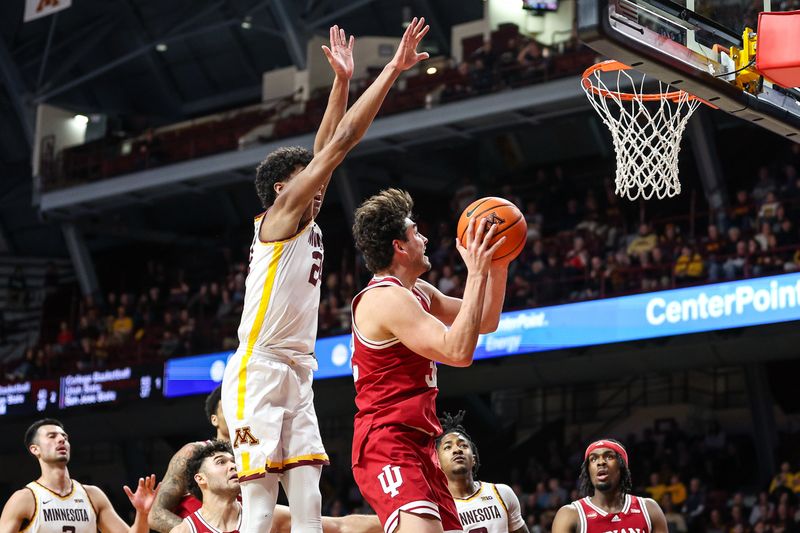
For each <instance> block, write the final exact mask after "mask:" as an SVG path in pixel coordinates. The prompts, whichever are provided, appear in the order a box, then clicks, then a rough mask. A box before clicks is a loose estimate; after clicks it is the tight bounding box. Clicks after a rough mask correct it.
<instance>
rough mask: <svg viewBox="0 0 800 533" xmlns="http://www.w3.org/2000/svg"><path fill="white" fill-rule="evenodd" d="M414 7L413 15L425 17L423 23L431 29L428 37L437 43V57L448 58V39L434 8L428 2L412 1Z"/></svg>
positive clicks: (421, 0)
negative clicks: (415, 10)
mask: <svg viewBox="0 0 800 533" xmlns="http://www.w3.org/2000/svg"><path fill="white" fill-rule="evenodd" d="M414 7H415V8H416V9H417V12H416V13H415V15H416V16H418V17H425V22H426V23H427V24H428V25H429V26H430V27H431V33H430V37H433V38H434V40H436V42H437V43H439V55H443V56H450V39H449V37H448V36H447V33H446V32H445V31H444V30H443V29H442V25H441V23H440V22H439V17H438V16H437V14H436V6H435V5H433V4H432V3H431V2H430V1H429V0H414Z"/></svg>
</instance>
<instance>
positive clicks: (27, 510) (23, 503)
mask: <svg viewBox="0 0 800 533" xmlns="http://www.w3.org/2000/svg"><path fill="white" fill-rule="evenodd" d="M35 512H36V500H35V499H34V497H33V492H31V490H30V489H20V490H18V491H17V492H15V493H14V494H12V495H11V497H10V498H9V499H8V501H7V502H6V504H5V506H4V507H3V514H2V515H0V533H19V531H22V529H23V528H24V527H25V526H26V525H28V523H29V522H30V521H31V520H33V513H35Z"/></svg>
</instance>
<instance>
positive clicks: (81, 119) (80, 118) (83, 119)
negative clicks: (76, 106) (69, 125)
mask: <svg viewBox="0 0 800 533" xmlns="http://www.w3.org/2000/svg"><path fill="white" fill-rule="evenodd" d="M72 120H74V121H75V124H78V125H79V126H85V125H87V124H88V123H89V117H87V116H86V115H75V116H74V117H72Z"/></svg>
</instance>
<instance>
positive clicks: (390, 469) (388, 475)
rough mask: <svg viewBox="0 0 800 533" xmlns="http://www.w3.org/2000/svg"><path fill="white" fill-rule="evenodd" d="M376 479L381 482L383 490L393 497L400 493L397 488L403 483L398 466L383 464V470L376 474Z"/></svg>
mask: <svg viewBox="0 0 800 533" xmlns="http://www.w3.org/2000/svg"><path fill="white" fill-rule="evenodd" d="M378 481H380V482H381V488H382V489H383V492H385V493H386V494H388V495H390V496H391V497H392V498H394V497H395V496H397V495H398V494H400V492H398V490H397V489H399V488H400V485H402V484H403V476H401V475H400V467H399V466H391V465H386V466H384V467H383V472H381V473H380V474H378Z"/></svg>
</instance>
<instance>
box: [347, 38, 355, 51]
mask: <svg viewBox="0 0 800 533" xmlns="http://www.w3.org/2000/svg"><path fill="white" fill-rule="evenodd" d="M355 42H356V36H355V35H351V36H350V43H349V44H348V45H347V48H348V49H350V51H352V50H353V44H354V43H355Z"/></svg>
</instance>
